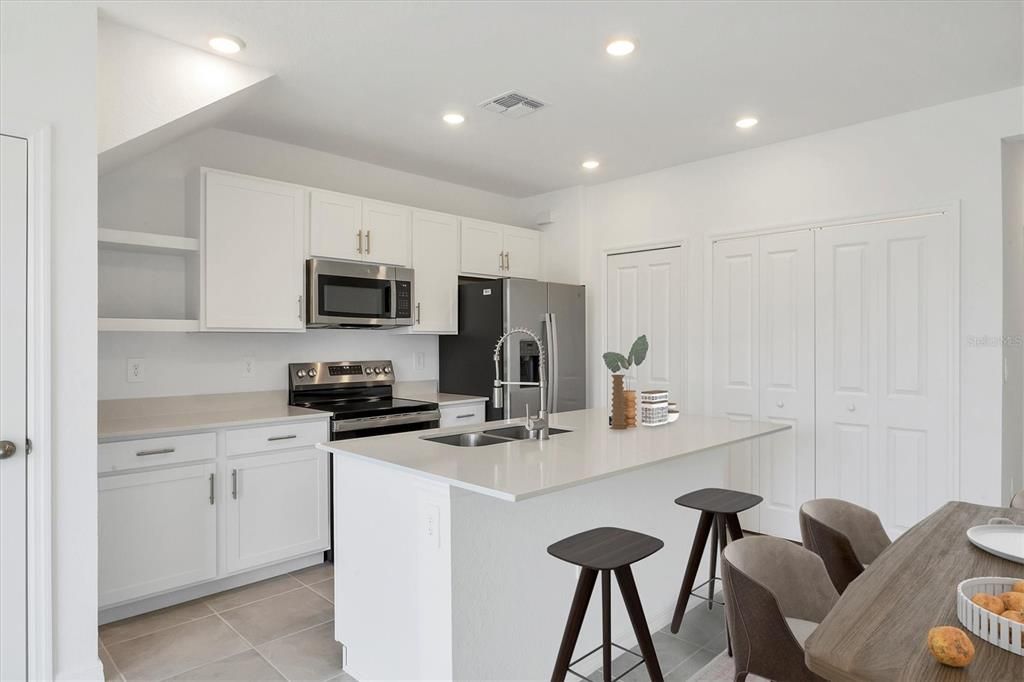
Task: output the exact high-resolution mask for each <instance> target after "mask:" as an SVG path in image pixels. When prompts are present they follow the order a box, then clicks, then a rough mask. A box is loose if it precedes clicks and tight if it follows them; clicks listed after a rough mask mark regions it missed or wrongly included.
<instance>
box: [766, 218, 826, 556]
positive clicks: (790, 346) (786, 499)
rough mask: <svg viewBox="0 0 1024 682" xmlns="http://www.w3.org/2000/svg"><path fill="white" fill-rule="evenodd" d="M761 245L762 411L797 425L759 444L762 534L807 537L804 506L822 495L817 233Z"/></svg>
mask: <svg viewBox="0 0 1024 682" xmlns="http://www.w3.org/2000/svg"><path fill="white" fill-rule="evenodd" d="M758 241H759V245H758V246H759V249H758V250H759V254H760V258H759V263H758V273H759V274H758V280H757V281H758V287H757V292H758V306H757V308H758V332H759V333H758V344H757V348H758V356H759V361H758V372H757V374H758V377H759V380H758V391H757V395H758V401H759V406H758V410H757V414H758V419H759V420H760V421H768V422H775V423H779V424H788V425H789V426H790V427H791V428H790V429H789V430H786V431H783V432H781V433H779V434H777V435H775V436H771V437H769V438H762V439H760V440H759V442H758V448H759V450H758V455H757V459H758V466H757V492H758V494H759V495H761V496H762V497H763V498H764V502H763V503H762V504H761V505H760V532H762V533H766V534H769V535H777V536H779V537H786V538H791V539H799V538H800V521H799V512H800V505H801V504H803V503H804V502H806V501H807V500H810V499H813V498H814V236H813V235H812V234H811V232H810V231H809V230H808V231H803V232H791V233H786V234H775V235H767V236H764V237H761V238H760V239H759V240H758Z"/></svg>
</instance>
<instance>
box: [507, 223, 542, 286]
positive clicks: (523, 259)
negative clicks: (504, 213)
mask: <svg viewBox="0 0 1024 682" xmlns="http://www.w3.org/2000/svg"><path fill="white" fill-rule="evenodd" d="M504 243H505V268H506V269H505V274H506V275H509V276H511V277H523V278H525V279H538V278H539V277H540V232H538V231H537V230H527V229H526V228H523V227H511V226H508V227H506V228H505V241H504Z"/></svg>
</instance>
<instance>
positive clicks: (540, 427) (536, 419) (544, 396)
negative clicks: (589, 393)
mask: <svg viewBox="0 0 1024 682" xmlns="http://www.w3.org/2000/svg"><path fill="white" fill-rule="evenodd" d="M513 334H526V335H527V336H529V337H530V338H532V339H533V340H534V341H536V342H537V349H538V350H539V352H540V358H539V361H540V382H539V383H538V382H536V381H502V380H501V366H500V363H501V348H502V346H503V345H504V344H505V340H506V339H508V337H510V336H512V335H513ZM547 366H548V362H547V351H546V350H544V344H543V343H541V341H540V339H539V338H537V335H536V334H534V333H533V332H532V331H530V330H529V329H526V328H525V327H516V328H515V329H509V330H508V332H506V333H505V334H504V335H503V336H502V337H501V338H500V339H498V343H496V344H495V345H494V390H493V395H492V402H493V404H494V407H497V408H501V407H504V406H505V392H504V390H503V387H504V386H539V387H540V411H539V412H537V415H536V416H533V415H531V414H530V406H529V405H527V406H526V429H527V430H528V431H529V432H530V438H532V439H534V440H547V439H548V438H549V436H548V370H547Z"/></svg>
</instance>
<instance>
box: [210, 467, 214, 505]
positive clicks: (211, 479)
mask: <svg viewBox="0 0 1024 682" xmlns="http://www.w3.org/2000/svg"><path fill="white" fill-rule="evenodd" d="M213 499H214V497H213V474H210V504H213Z"/></svg>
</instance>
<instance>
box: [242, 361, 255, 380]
mask: <svg viewBox="0 0 1024 682" xmlns="http://www.w3.org/2000/svg"><path fill="white" fill-rule="evenodd" d="M242 376H243V377H252V376H256V358H242Z"/></svg>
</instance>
